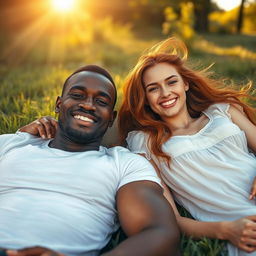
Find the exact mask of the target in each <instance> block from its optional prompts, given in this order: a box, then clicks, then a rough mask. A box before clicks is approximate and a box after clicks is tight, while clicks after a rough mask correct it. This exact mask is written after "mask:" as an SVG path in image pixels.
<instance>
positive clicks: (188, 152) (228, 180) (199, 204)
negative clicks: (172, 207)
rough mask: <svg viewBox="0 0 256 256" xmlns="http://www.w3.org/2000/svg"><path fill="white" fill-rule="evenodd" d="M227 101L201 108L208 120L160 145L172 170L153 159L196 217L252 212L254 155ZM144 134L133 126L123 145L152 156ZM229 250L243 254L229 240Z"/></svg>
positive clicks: (177, 197)
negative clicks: (191, 133) (167, 155)
mask: <svg viewBox="0 0 256 256" xmlns="http://www.w3.org/2000/svg"><path fill="white" fill-rule="evenodd" d="M228 108H229V105H228V104H215V105H212V106H210V107H209V108H208V109H207V110H206V111H205V112H204V114H205V115H206V116H207V117H208V118H209V122H208V123H207V125H206V126H205V127H204V128H203V129H201V130H200V131H199V132H198V133H196V134H194V135H186V136H173V137H172V138H171V139H169V140H168V141H167V142H166V143H165V144H164V145H163V150H164V151H165V152H166V153H167V154H169V155H170V156H171V158H172V162H171V170H170V169H169V168H168V166H167V165H166V164H165V163H164V161H162V162H160V163H159V162H158V164H159V165H160V169H161V172H162V173H161V175H162V178H163V180H164V181H165V182H166V184H167V185H168V186H169V187H170V188H171V189H172V191H173V195H174V198H175V200H176V201H177V202H178V203H179V204H180V205H182V206H183V207H184V208H186V209H187V210H188V211H189V212H190V213H191V214H192V216H193V217H194V218H195V219H197V220H201V221H222V220H235V219H238V218H240V217H243V216H248V215H255V214H256V207H255V200H249V199H248V198H249V194H250V189H251V184H252V182H253V179H254V177H255V176H256V158H255V156H254V155H253V154H251V153H250V152H249V151H248V147H247V140H246V137H245V134H244V132H243V131H241V130H240V128H239V127H238V126H237V125H235V124H234V123H233V122H232V120H231V119H230V115H229V113H228ZM147 141H148V135H146V134H144V133H143V132H141V131H133V132H131V133H129V135H128V137H127V143H128V148H129V149H130V150H131V151H133V152H135V153H144V154H146V155H147V158H148V159H150V158H152V159H154V160H155V161H157V160H156V158H155V157H154V156H153V155H151V154H150V151H149V149H148V147H147ZM228 247H229V255H230V256H237V255H240V256H241V255H251V256H252V255H256V252H255V253H253V254H246V253H245V252H242V251H239V250H238V249H237V248H235V247H234V246H232V245H230V244H229V245H228Z"/></svg>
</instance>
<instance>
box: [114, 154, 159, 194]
mask: <svg viewBox="0 0 256 256" xmlns="http://www.w3.org/2000/svg"><path fill="white" fill-rule="evenodd" d="M119 165H120V166H119V170H121V173H120V175H121V177H120V182H119V186H118V189H119V188H120V187H122V186H123V185H125V184H127V183H130V182H134V181H142V180H144V181H145V180H147V181H153V182H156V183H157V184H159V185H160V186H161V182H160V179H159V178H158V176H157V174H156V172H155V169H154V167H153V166H152V165H151V163H150V162H149V161H148V160H147V159H145V158H144V157H143V156H140V155H137V154H134V153H131V152H129V151H128V150H127V151H126V152H123V154H122V156H121V158H120V160H119Z"/></svg>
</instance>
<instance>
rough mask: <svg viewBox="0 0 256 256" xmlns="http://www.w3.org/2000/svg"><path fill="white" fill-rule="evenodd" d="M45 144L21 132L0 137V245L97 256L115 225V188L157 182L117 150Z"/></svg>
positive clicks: (137, 159) (136, 159)
mask: <svg viewBox="0 0 256 256" xmlns="http://www.w3.org/2000/svg"><path fill="white" fill-rule="evenodd" d="M48 143H49V141H45V140H41V139H39V138H35V137H33V136H31V135H29V134H27V133H17V134H7V135H1V136H0V247H3V248H11V249H18V248H24V247H31V246H43V247H47V248H51V249H53V250H56V251H59V252H62V253H64V254H66V255H86V256H94V255H98V253H99V250H100V249H101V248H102V247H104V246H105V245H106V243H107V242H108V240H109V239H110V236H111V234H112V233H113V232H114V231H116V230H117V228H118V226H119V224H118V221H117V211H116V206H115V196H116V193H117V191H118V189H119V188H120V187H121V186H123V185H125V184H127V183H129V182H133V181H139V180H149V181H154V182H157V183H158V184H159V180H158V177H157V176H156V175H155V172H154V169H153V167H152V166H151V165H150V164H149V163H148V161H147V160H145V159H144V158H143V157H141V156H138V155H136V154H133V153H131V152H129V151H128V150H127V149H125V148H122V147H113V148H110V149H107V148H104V147H100V149H99V151H87V152H67V151H62V150H58V149H54V148H50V147H49V146H48Z"/></svg>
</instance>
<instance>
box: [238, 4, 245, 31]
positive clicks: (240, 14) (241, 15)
mask: <svg viewBox="0 0 256 256" xmlns="http://www.w3.org/2000/svg"><path fill="white" fill-rule="evenodd" d="M245 2H246V0H241V4H240V7H239V12H238V18H237V27H236V32H237V33H238V34H240V33H241V29H242V26H243V18H244V5H245Z"/></svg>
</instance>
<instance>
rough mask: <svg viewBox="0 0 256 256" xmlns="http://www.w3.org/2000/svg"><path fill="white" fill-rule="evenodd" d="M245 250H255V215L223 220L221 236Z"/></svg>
mask: <svg viewBox="0 0 256 256" xmlns="http://www.w3.org/2000/svg"><path fill="white" fill-rule="evenodd" d="M221 239H224V240H229V241H230V242H231V243H232V244H234V245H235V246H236V247H238V248H239V249H241V250H243V251H246V252H253V251H255V250H256V215H253V216H247V217H244V218H241V219H238V220H235V221H227V222H223V237H222V238H221Z"/></svg>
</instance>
